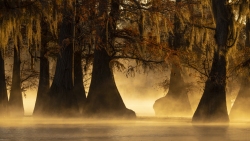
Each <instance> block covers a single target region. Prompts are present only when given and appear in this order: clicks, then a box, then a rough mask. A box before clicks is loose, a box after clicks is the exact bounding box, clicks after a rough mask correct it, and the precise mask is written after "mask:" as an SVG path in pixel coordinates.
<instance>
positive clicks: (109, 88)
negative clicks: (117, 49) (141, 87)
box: [85, 0, 135, 118]
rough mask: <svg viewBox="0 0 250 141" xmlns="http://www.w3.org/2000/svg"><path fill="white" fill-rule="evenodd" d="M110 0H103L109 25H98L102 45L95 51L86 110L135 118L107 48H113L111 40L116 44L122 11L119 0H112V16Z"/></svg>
mask: <svg viewBox="0 0 250 141" xmlns="http://www.w3.org/2000/svg"><path fill="white" fill-rule="evenodd" d="M107 9H108V1H103V0H100V1H99V16H100V17H103V21H104V23H105V24H107V22H108V26H102V25H99V26H97V34H98V36H99V38H100V40H99V43H98V44H99V47H98V48H96V49H95V52H94V63H93V71H92V78H91V83H90V89H89V93H88V97H87V105H86V110H85V113H86V115H87V116H91V117H108V118H109V117H119V118H123V117H124V118H134V117H135V112H134V111H132V110H129V109H127V108H126V106H125V104H124V102H123V100H122V97H121V95H120V93H119V91H118V89H117V87H116V84H115V80H114V76H113V72H112V70H111V68H110V64H109V63H110V61H111V60H112V57H111V56H109V54H108V52H107V50H106V49H109V50H110V47H109V43H113V41H114V39H115V37H114V36H113V32H114V31H115V29H116V21H117V20H118V17H119V16H118V17H117V15H118V14H119V1H118V0H112V1H111V11H110V15H109V19H108V16H107V14H108V11H107Z"/></svg>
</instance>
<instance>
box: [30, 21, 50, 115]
mask: <svg viewBox="0 0 250 141" xmlns="http://www.w3.org/2000/svg"><path fill="white" fill-rule="evenodd" d="M41 27H42V33H41V34H42V37H41V40H42V41H41V42H42V44H41V45H42V46H41V48H40V74H39V85H38V91H37V97H36V103H35V108H34V112H33V115H34V116H42V115H43V114H44V110H45V109H44V107H45V105H47V104H48V103H47V101H48V100H49V97H48V91H49V87H50V84H49V60H48V57H47V56H46V53H47V42H48V41H49V39H48V37H51V36H50V34H49V30H48V24H47V23H46V22H45V21H42V22H41Z"/></svg>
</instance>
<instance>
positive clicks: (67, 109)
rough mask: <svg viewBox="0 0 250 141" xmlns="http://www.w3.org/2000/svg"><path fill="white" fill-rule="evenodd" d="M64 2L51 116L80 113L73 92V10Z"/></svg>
mask: <svg viewBox="0 0 250 141" xmlns="http://www.w3.org/2000/svg"><path fill="white" fill-rule="evenodd" d="M66 6H67V1H65V3H64V13H63V21H62V24H61V26H60V34H59V45H60V47H61V49H60V53H59V54H58V57H57V63H56V70H55V76H54V79H53V82H52V85H51V87H50V90H49V97H50V102H49V104H48V105H49V106H48V107H47V108H46V111H48V114H49V116H59V117H72V116H76V115H78V113H79V109H78V102H77V98H76V95H75V94H74V92H73V77H72V76H73V43H72V37H73V36H72V35H73V28H74V25H73V24H74V23H72V21H73V19H72V18H73V17H72V12H71V11H70V10H67V8H66Z"/></svg>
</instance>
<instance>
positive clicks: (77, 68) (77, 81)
mask: <svg viewBox="0 0 250 141" xmlns="http://www.w3.org/2000/svg"><path fill="white" fill-rule="evenodd" d="M74 94H75V95H76V98H77V102H78V106H79V112H80V113H82V112H83V108H84V107H85V104H86V92H85V89H84V85H83V72H82V52H81V51H76V52H75V56H74Z"/></svg>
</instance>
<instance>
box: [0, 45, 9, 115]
mask: <svg viewBox="0 0 250 141" xmlns="http://www.w3.org/2000/svg"><path fill="white" fill-rule="evenodd" d="M5 116H8V96H7V88H6V82H5V69H4V58H3V55H2V50H0V117H5Z"/></svg>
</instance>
